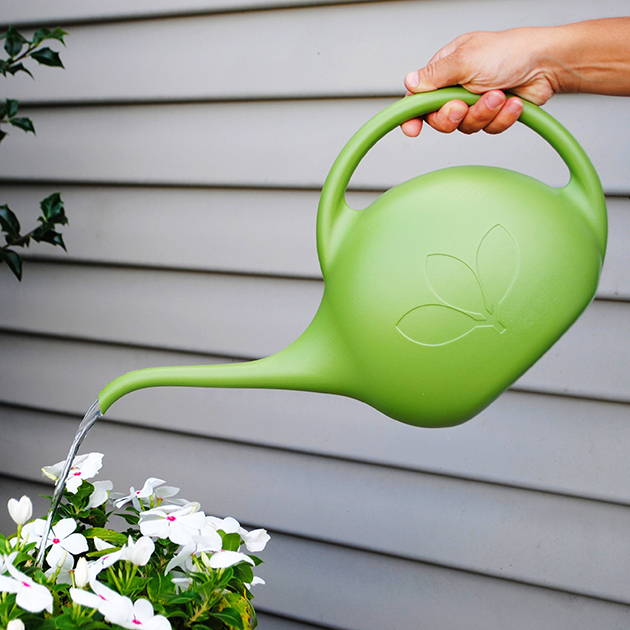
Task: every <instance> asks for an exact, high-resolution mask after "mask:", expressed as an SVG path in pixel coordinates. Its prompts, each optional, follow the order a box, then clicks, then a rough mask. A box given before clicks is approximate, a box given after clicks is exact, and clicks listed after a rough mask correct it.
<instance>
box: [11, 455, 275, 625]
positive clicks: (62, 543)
mask: <svg viewBox="0 0 630 630" xmlns="http://www.w3.org/2000/svg"><path fill="white" fill-rule="evenodd" d="M102 460H103V455H102V454H101V453H89V454H86V455H79V456H77V457H76V458H75V459H74V461H73V463H72V468H71V471H70V476H69V477H68V480H67V482H66V487H65V490H64V495H63V499H62V502H61V504H60V506H59V509H58V511H57V514H56V516H55V519H54V520H53V523H52V528H51V531H50V534H49V535H48V538H47V542H46V555H45V563H44V566H43V567H39V566H38V565H37V562H36V553H37V549H38V547H39V545H40V543H41V541H42V539H43V537H44V535H45V526H46V523H45V521H44V520H43V519H41V518H38V519H35V520H31V517H32V511H33V507H32V503H31V500H30V499H29V498H28V497H26V496H23V497H22V498H21V499H19V500H17V499H9V502H8V510H9V514H10V516H11V518H12V519H13V521H15V523H16V524H17V531H16V533H15V534H14V535H13V536H10V537H5V536H2V535H1V534H0V628H7V629H8V630H24V628H28V629H29V630H31V629H34V630H79V629H80V630H98V629H112V628H116V629H120V628H129V629H134V630H143V629H145V630H169V629H188V628H190V629H191V630H226V629H229V630H234V629H238V630H250V629H252V628H255V627H256V613H255V611H254V608H253V606H252V603H251V599H252V594H251V588H252V586H253V585H255V584H264V581H263V580H262V579H261V578H259V577H257V576H254V572H253V568H254V567H255V566H257V565H259V564H260V562H261V560H260V559H259V558H258V557H257V556H255V555H253V553H255V552H259V551H262V550H263V549H264V548H265V545H266V544H267V541H268V540H269V535H268V534H267V532H266V531H265V530H264V529H256V530H252V531H247V530H246V529H244V528H243V527H241V526H240V524H239V523H238V521H236V520H235V519H234V518H232V517H227V518H217V517H215V516H207V515H206V514H205V513H204V512H203V511H202V510H201V506H200V505H199V503H197V502H193V501H187V500H185V499H180V498H177V496H176V495H177V494H178V492H179V489H178V488H173V487H170V486H166V485H165V482H164V481H163V480H162V479H157V478H154V477H150V478H149V479H147V480H146V482H145V483H144V485H143V486H142V487H141V488H140V489H136V488H134V487H131V488H130V489H129V492H128V493H114V492H112V490H113V487H112V482H111V481H88V479H92V478H93V477H94V476H95V475H96V474H97V473H98V472H99V470H100V468H101V466H102ZM64 463H65V462H59V463H58V464H55V465H53V466H45V467H44V468H42V472H43V473H44V474H45V475H46V476H47V477H49V478H51V479H53V480H54V481H57V479H58V478H59V476H60V474H61V471H62V469H63V465H64ZM110 518H114V519H115V520H118V521H119V522H120V524H121V526H120V527H118V528H117V529H114V528H112V527H110V526H109V525H108V523H109V521H110ZM119 530H123V531H119ZM243 547H244V549H245V551H242V550H241V549H242V548H243Z"/></svg>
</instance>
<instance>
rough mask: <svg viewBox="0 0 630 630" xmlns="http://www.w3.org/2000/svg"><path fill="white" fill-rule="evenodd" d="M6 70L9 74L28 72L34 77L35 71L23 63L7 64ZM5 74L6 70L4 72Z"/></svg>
mask: <svg viewBox="0 0 630 630" xmlns="http://www.w3.org/2000/svg"><path fill="white" fill-rule="evenodd" d="M5 71H6V72H8V73H9V74H17V73H18V72H26V74H28V76H29V77H31V78H32V77H33V73H32V72H31V71H30V70H29V69H28V68H27V67H26V66H25V65H24V64H23V63H12V64H10V65H8V64H7V65H6V66H5ZM3 74H4V72H3Z"/></svg>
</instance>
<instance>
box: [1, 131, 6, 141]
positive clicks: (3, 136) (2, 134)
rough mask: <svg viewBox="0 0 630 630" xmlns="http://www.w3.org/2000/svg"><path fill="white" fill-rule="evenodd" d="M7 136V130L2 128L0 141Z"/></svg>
mask: <svg viewBox="0 0 630 630" xmlns="http://www.w3.org/2000/svg"><path fill="white" fill-rule="evenodd" d="M6 136H7V132H6V131H2V129H0V142H2V141H3V140H4V139H5V138H6Z"/></svg>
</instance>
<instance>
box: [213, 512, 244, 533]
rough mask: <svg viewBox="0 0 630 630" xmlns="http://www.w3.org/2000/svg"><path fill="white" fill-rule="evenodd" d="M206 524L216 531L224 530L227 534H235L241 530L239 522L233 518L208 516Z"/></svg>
mask: <svg viewBox="0 0 630 630" xmlns="http://www.w3.org/2000/svg"><path fill="white" fill-rule="evenodd" d="M206 523H207V524H208V525H210V527H212V528H213V529H215V530H219V529H222V530H223V531H224V532H225V533H226V534H235V533H237V532H239V531H240V529H241V526H240V524H239V522H238V521H237V520H236V519H235V518H232V517H231V516H228V517H226V518H217V517H216V516H206Z"/></svg>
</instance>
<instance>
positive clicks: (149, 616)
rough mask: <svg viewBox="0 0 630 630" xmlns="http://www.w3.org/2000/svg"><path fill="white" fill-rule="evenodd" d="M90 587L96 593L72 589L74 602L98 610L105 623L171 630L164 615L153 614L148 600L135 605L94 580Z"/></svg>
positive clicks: (152, 629)
mask: <svg viewBox="0 0 630 630" xmlns="http://www.w3.org/2000/svg"><path fill="white" fill-rule="evenodd" d="M90 586H91V587H92V590H93V591H94V593H90V592H89V591H84V590H81V589H78V588H71V589H70V597H71V598H72V601H74V602H76V603H77V604H80V605H81V606H88V607H89V608H96V609H97V610H98V611H99V612H100V613H101V614H102V615H104V617H105V621H109V622H110V623H113V624H116V625H119V626H122V627H123V628H130V629H134V630H135V629H137V628H144V629H146V630H170V629H171V624H170V622H169V621H168V619H166V617H163V616H162V615H154V614H153V606H152V605H151V603H150V602H148V601H147V600H146V599H139V600H137V601H136V602H135V603H132V601H131V600H130V599H129V598H128V597H123V596H122V595H119V594H118V593H116V592H115V591H112V590H111V589H109V588H107V587H106V586H105V585H103V584H101V583H100V582H96V581H95V580H93V581H92V582H90Z"/></svg>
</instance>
